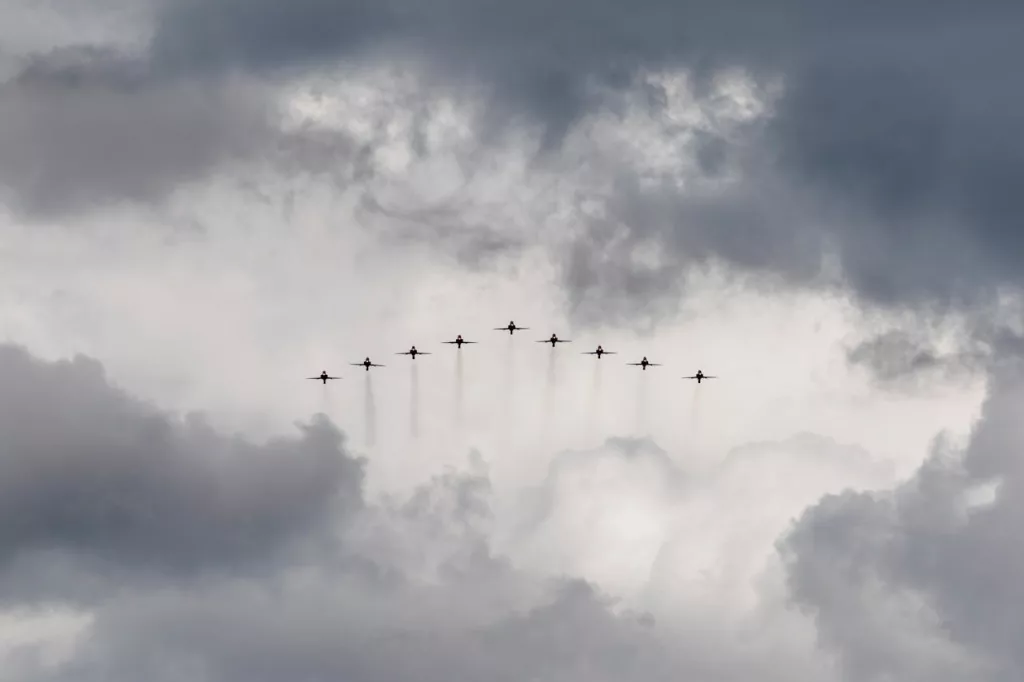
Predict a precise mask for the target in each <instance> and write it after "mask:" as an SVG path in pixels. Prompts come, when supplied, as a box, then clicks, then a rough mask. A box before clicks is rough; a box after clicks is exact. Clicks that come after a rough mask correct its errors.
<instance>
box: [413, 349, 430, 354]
mask: <svg viewBox="0 0 1024 682" xmlns="http://www.w3.org/2000/svg"><path fill="white" fill-rule="evenodd" d="M416 355H430V353H428V352H427V351H425V350H418V351H416Z"/></svg>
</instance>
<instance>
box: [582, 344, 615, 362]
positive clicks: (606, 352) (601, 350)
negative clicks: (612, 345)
mask: <svg viewBox="0 0 1024 682" xmlns="http://www.w3.org/2000/svg"><path fill="white" fill-rule="evenodd" d="M581 355H596V356H597V359H598V360H600V359H601V356H602V355H615V351H613V350H605V349H604V348H601V346H598V347H597V350H589V351H585V352H583V353H581Z"/></svg>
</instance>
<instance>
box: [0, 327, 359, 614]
mask: <svg viewBox="0 0 1024 682" xmlns="http://www.w3.org/2000/svg"><path fill="white" fill-rule="evenodd" d="M0 384H2V385H3V387H4V388H3V391H2V392H0V434H2V435H0V547H2V550H0V576H2V580H3V581H4V584H5V590H4V593H5V600H12V599H13V600H15V601H16V600H17V599H19V598H25V597H26V595H27V594H31V595H36V596H39V597H40V598H44V599H45V598H46V597H47V595H50V596H53V595H66V596H69V597H74V598H89V595H90V594H93V595H95V590H97V589H100V588H101V587H103V585H107V586H108V587H113V586H116V585H117V584H118V582H119V580H120V578H123V577H124V576H125V575H130V574H132V573H133V572H134V573H137V574H140V575H150V574H152V575H156V576H171V577H173V576H177V577H180V578H183V577H186V576H190V575H200V574H204V573H208V572H210V571H214V572H224V571H229V572H233V573H237V572H239V571H241V572H243V573H244V572H245V571H247V570H249V568H251V567H253V566H255V565H257V564H259V563H260V562H264V563H267V562H270V561H271V560H272V559H273V558H274V557H275V556H276V555H277V553H278V552H279V551H281V550H284V549H294V548H295V547H296V546H298V545H297V543H298V542H300V541H301V540H303V539H304V538H306V537H308V536H309V535H310V534H311V533H314V531H317V529H318V528H319V529H320V531H321V532H326V531H327V529H329V528H330V527H331V526H332V525H333V524H334V523H336V522H337V521H338V520H339V519H343V518H344V517H345V515H348V516H351V514H352V513H353V512H354V511H356V510H358V509H359V508H361V506H362V475H363V474H362V463H361V462H360V461H359V460H357V459H354V458H353V457H352V456H350V455H349V454H348V453H347V452H346V451H345V450H344V447H343V443H344V441H343V437H342V435H341V433H340V432H338V430H337V429H336V428H335V427H334V426H332V425H331V424H330V423H329V422H328V421H327V420H326V419H325V418H319V419H317V420H314V421H313V422H312V423H311V424H309V425H307V426H303V427H302V433H301V436H300V437H298V438H281V439H277V440H272V441H270V442H268V443H266V444H263V445H257V444H253V443H249V442H246V441H245V440H243V439H241V438H233V437H228V436H224V435H221V434H219V433H217V432H216V431H214V430H213V429H212V428H211V427H209V426H208V425H206V424H205V423H204V421H203V420H202V418H201V416H198V415H190V416H189V417H187V418H186V419H185V420H183V421H182V420H178V419H175V418H173V417H171V416H170V415H166V414H163V413H161V412H159V411H157V410H155V409H154V408H151V407H149V406H147V405H145V404H143V403H141V402H138V401H137V400H135V399H133V398H131V397H129V396H127V395H126V394H124V393H122V392H121V391H119V390H117V389H116V388H113V387H111V386H110V385H109V384H108V383H107V380H106V378H105V377H104V374H103V369H102V367H101V366H100V365H99V364H98V363H97V362H95V361H93V360H89V359H86V358H82V357H79V358H76V359H75V360H73V361H64V362H58V363H53V364H50V363H43V362H40V361H37V360H35V359H33V358H31V357H30V356H29V355H28V354H27V353H26V352H24V351H23V350H20V349H18V348H15V347H11V346H2V347H0ZM328 520H330V523H329V524H328V523H327V521H328ZM325 524H326V525H325ZM87 567H91V568H88V570H86V569H87ZM90 571H92V572H93V576H94V577H93V578H90V577H89V576H88V574H89V572H90ZM76 572H77V574H76ZM83 572H84V573H85V574H86V575H84V576H83V575H82V573H83ZM105 572H106V573H107V574H108V575H107V576H104V573H105ZM101 576H102V577H101ZM72 577H74V578H83V577H84V578H85V580H84V581H83V582H82V583H80V584H74V583H73V581H72V582H65V581H66V580H68V579H69V578H72ZM107 578H109V582H108V581H107ZM162 579H166V578H162ZM83 585H84V586H86V587H84V588H82V586H83ZM77 588H82V589H81V590H80V592H79V593H78V594H76V593H75V592H76V589H77Z"/></svg>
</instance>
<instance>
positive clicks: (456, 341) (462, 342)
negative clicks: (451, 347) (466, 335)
mask: <svg viewBox="0 0 1024 682" xmlns="http://www.w3.org/2000/svg"><path fill="white" fill-rule="evenodd" d="M441 343H458V341H442V342H441ZM462 343H466V341H463V342H462Z"/></svg>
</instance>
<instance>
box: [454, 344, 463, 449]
mask: <svg viewBox="0 0 1024 682" xmlns="http://www.w3.org/2000/svg"><path fill="white" fill-rule="evenodd" d="M463 384H464V379H463V370H462V351H461V350H456V351H455V428H456V429H458V430H461V429H462V389H463Z"/></svg>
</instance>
